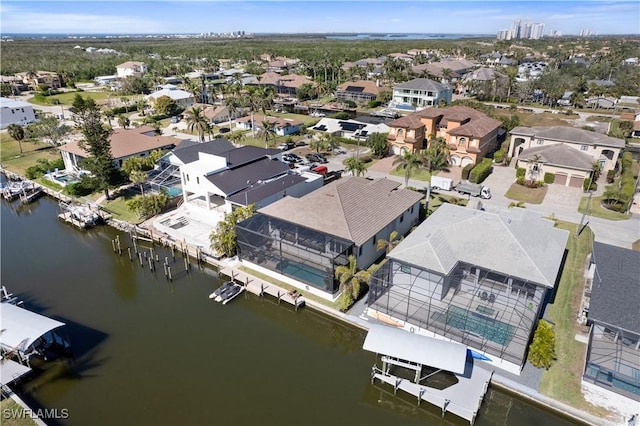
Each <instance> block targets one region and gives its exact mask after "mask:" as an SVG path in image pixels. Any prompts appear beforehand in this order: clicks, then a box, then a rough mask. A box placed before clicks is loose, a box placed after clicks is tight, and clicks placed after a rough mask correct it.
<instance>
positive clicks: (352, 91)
mask: <svg viewBox="0 0 640 426" xmlns="http://www.w3.org/2000/svg"><path fill="white" fill-rule="evenodd" d="M385 90H386V91H389V88H386V87H381V86H380V82H379V81H378V80H376V81H372V80H357V81H348V82H346V83H342V84H341V85H340V86H338V89H337V90H336V99H337V100H338V101H353V102H357V103H366V102H370V101H375V100H376V98H377V97H378V95H379V94H380V92H382V91H385Z"/></svg>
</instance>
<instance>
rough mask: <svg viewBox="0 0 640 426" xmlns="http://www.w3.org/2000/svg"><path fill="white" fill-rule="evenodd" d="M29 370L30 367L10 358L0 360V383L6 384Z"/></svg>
mask: <svg viewBox="0 0 640 426" xmlns="http://www.w3.org/2000/svg"><path fill="white" fill-rule="evenodd" d="M29 371H31V368H30V367H27V366H26V365H22V364H20V363H19V362H15V361H14V360H12V359H2V360H0V385H2V386H4V385H8V384H10V383H11V382H13V381H15V380H18V379H19V378H20V377H22V376H24V375H25V374H27V373H28V372H29Z"/></svg>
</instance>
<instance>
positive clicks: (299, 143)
mask: <svg viewBox="0 0 640 426" xmlns="http://www.w3.org/2000/svg"><path fill="white" fill-rule="evenodd" d="M306 144H307V143H306V142H305V141H304V140H302V139H301V140H299V141H298V142H296V146H305V145H306Z"/></svg>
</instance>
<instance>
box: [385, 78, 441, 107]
mask: <svg viewBox="0 0 640 426" xmlns="http://www.w3.org/2000/svg"><path fill="white" fill-rule="evenodd" d="M452 95H453V88H452V87H451V86H449V85H448V84H443V83H438V82H437V81H433V80H429V79H428V78H415V79H413V80H409V81H407V82H406V83H401V84H396V85H394V86H393V102H394V103H395V104H396V107H397V106H406V107H415V108H418V109H420V108H424V107H430V106H438V105H440V103H441V102H442V103H444V104H445V105H449V104H450V103H451V97H452Z"/></svg>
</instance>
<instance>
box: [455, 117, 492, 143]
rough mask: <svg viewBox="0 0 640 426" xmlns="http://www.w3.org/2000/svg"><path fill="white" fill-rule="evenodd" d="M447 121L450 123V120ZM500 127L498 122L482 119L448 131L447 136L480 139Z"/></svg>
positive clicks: (486, 118)
mask: <svg viewBox="0 0 640 426" xmlns="http://www.w3.org/2000/svg"><path fill="white" fill-rule="evenodd" d="M449 120H450V121H451V119H449ZM501 125H502V122H501V121H499V120H496V119H494V118H491V117H482V118H479V119H477V120H472V121H470V122H468V123H466V124H463V125H462V126H460V127H456V128H455V129H453V130H450V131H449V134H450V135H453V136H467V137H469V138H478V139H481V138H483V137H484V136H486V135H488V134H489V133H491V132H493V131H494V130H496V129H498V128H499V127H500V126H501Z"/></svg>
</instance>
